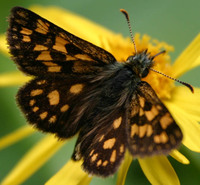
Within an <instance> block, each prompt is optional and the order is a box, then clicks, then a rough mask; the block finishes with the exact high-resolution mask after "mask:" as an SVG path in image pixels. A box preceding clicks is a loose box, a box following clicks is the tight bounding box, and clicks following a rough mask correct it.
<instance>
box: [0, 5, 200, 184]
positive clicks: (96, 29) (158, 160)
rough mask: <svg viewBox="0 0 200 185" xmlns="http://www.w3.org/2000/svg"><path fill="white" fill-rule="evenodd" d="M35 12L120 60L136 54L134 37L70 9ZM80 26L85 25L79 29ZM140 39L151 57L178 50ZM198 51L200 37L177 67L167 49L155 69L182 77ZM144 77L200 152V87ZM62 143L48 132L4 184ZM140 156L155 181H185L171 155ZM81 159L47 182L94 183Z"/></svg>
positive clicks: (20, 178)
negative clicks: (192, 87) (134, 51)
mask: <svg viewBox="0 0 200 185" xmlns="http://www.w3.org/2000/svg"><path fill="white" fill-rule="evenodd" d="M31 10H32V11H34V12H36V13H38V14H40V15H41V16H43V17H45V18H47V19H48V20H50V21H51V22H53V23H55V24H57V25H58V26H60V27H62V28H64V29H65V30H68V31H69V32H71V33H73V34H75V35H77V36H78V37H81V38H83V39H85V40H88V41H90V42H92V43H94V44H95V45H97V46H100V47H102V48H104V49H105V50H107V51H108V52H110V53H112V54H113V55H114V56H115V57H116V59H117V60H118V61H121V62H123V61H125V60H126V59H127V57H128V56H130V55H131V54H132V53H133V44H132V43H131V41H130V39H129V38H127V39H125V38H123V37H122V36H121V35H119V34H114V33H113V32H111V31H109V30H107V29H105V28H102V27H101V26H99V25H96V24H94V23H91V22H90V21H88V20H85V19H83V18H81V17H79V16H77V15H74V14H72V13H70V12H67V11H64V10H61V9H58V8H55V7H52V8H51V7H50V8H42V7H38V6H34V7H31ZM80 27H81V28H85V29H81V30H80ZM135 42H136V45H137V49H138V50H143V49H146V48H148V51H149V52H150V53H151V54H152V55H154V54H156V53H158V52H159V51H160V50H161V49H163V48H164V49H165V50H166V51H167V52H169V51H171V50H173V48H172V47H171V46H169V45H167V44H166V43H164V42H158V41H157V40H151V39H150V37H149V36H147V35H144V36H142V38H141V36H140V35H139V34H136V35H135ZM0 50H1V51H2V52H4V53H7V48H6V43H5V37H4V36H2V37H1V38H0ZM199 50H200V35H198V36H197V37H196V39H195V40H194V41H193V42H192V43H191V44H190V45H189V46H188V48H187V49H186V50H185V51H184V52H183V53H182V54H181V55H180V56H179V58H178V59H177V60H176V61H175V62H174V64H173V65H171V63H170V57H169V55H168V53H167V54H165V55H159V56H158V57H156V58H155V61H156V62H155V63H156V65H155V67H154V68H155V69H157V70H158V71H161V72H163V73H165V74H167V75H170V76H172V77H175V78H178V77H180V75H182V74H184V73H185V72H187V71H188V70H190V69H192V68H194V67H197V66H199V65H200V53H199ZM119 51H120V52H119ZM29 79H30V77H25V76H23V75H22V74H21V73H20V72H14V73H6V74H2V75H0V86H7V85H8V86H10V85H16V84H23V83H24V82H25V81H28V80H29ZM145 80H146V81H147V82H148V83H149V84H150V85H151V86H152V87H153V89H154V90H155V91H156V93H157V94H158V96H159V97H160V98H161V100H162V101H163V103H164V104H165V105H166V106H167V108H168V109H169V111H170V112H171V114H172V115H173V117H174V119H175V120H176V122H177V123H178V125H179V126H180V127H181V129H182V131H183V134H184V139H183V144H184V145H185V146H186V147H188V148H189V149H190V150H192V151H195V152H200V138H199V133H200V126H199V124H198V122H199V121H200V109H199V106H200V89H198V88H194V92H195V93H194V94H192V93H191V92H190V91H189V90H188V89H187V88H186V87H183V86H175V85H174V82H173V81H172V80H170V79H168V78H165V77H163V76H161V75H159V74H156V73H154V72H151V73H150V74H149V75H148V77H147V78H146V79H145ZM186 97H187V98H186ZM34 132H35V131H34V129H32V128H31V127H29V126H25V127H23V128H20V129H19V130H16V131H15V132H13V133H11V134H9V135H7V136H5V137H3V138H1V139H0V149H2V148H5V147H7V146H9V145H11V144H14V143H15V142H17V141H19V140H21V139H23V138H25V137H26V136H28V135H30V134H32V133H34ZM63 144H64V142H63V141H58V140H57V139H56V138H54V137H53V136H51V135H50V136H49V135H47V136H45V137H44V138H43V139H42V140H41V141H39V142H38V143H37V144H36V145H35V146H34V147H33V148H32V149H31V150H30V151H29V152H28V153H27V154H26V155H25V156H24V157H23V158H22V159H21V160H20V161H19V162H18V164H17V165H16V166H15V167H14V169H13V170H12V171H11V172H10V173H9V174H8V175H7V176H6V177H5V179H4V180H3V181H2V185H15V184H20V183H22V182H24V181H25V180H26V179H27V178H28V177H30V176H31V175H32V174H33V173H34V172H35V171H36V170H37V169H39V168H40V167H41V166H42V165H43V164H44V163H45V162H46V161H47V160H48V159H49V158H50V157H51V156H52V155H53V154H55V152H56V151H58V150H59V149H60V148H61V147H62V146H63ZM170 155H171V156H172V157H173V158H175V159H176V160H178V161H179V162H181V163H183V164H188V163H189V161H188V160H187V158H186V157H184V156H183V155H182V154H181V153H179V152H178V151H177V150H175V151H173V152H172V153H171V154H170ZM138 160H139V164H140V166H141V168H142V170H143V172H144V174H145V175H146V177H147V178H148V180H149V181H150V182H151V184H155V185H157V184H164V183H166V182H167V184H172V185H178V184H180V183H179V179H178V177H177V175H176V173H175V171H174V169H173V167H172V166H171V164H170V162H169V161H168V159H167V157H165V156H154V157H148V158H144V159H138ZM131 161H132V157H131V156H130V154H129V153H128V152H127V153H126V157H125V160H124V162H123V163H122V165H121V167H120V170H119V173H118V179H117V184H118V185H121V184H124V182H125V179H126V173H127V171H128V168H129V165H130V163H131ZM81 163H82V162H81V161H80V162H73V161H72V160H70V161H69V162H68V163H67V164H66V165H65V166H64V167H63V168H62V169H61V170H60V171H59V172H57V174H55V175H54V176H53V177H52V178H51V179H50V180H49V181H48V182H47V183H46V184H47V185H53V184H69V185H81V184H84V185H85V184H89V183H90V181H91V179H92V177H90V176H88V175H87V174H86V173H85V172H83V171H82V170H81ZM158 172H159V174H158ZM133 181H134V180H133Z"/></svg>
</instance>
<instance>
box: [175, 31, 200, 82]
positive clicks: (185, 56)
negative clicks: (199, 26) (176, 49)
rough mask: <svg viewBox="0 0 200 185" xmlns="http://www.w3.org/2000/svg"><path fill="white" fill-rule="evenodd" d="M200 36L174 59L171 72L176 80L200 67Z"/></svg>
mask: <svg viewBox="0 0 200 185" xmlns="http://www.w3.org/2000/svg"><path fill="white" fill-rule="evenodd" d="M199 51H200V34H198V35H197V37H196V38H195V39H194V40H193V41H192V42H191V43H190V45H189V46H188V47H187V48H186V49H185V50H184V51H183V52H182V53H181V55H180V56H179V57H178V58H177V59H176V61H175V63H174V65H173V68H172V71H173V76H174V77H175V78H178V77H179V76H181V75H182V74H183V73H185V72H187V71H189V70H191V69H192V68H194V67H197V66H199V65H200V52H199Z"/></svg>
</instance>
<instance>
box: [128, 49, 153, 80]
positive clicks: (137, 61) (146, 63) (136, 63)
mask: <svg viewBox="0 0 200 185" xmlns="http://www.w3.org/2000/svg"><path fill="white" fill-rule="evenodd" d="M153 58H154V57H152V56H150V54H149V53H147V50H144V51H142V52H138V53H136V54H135V55H132V56H129V57H128V59H127V61H126V64H128V66H129V67H130V68H131V69H132V70H133V72H134V73H135V74H136V75H137V76H139V77H140V78H144V77H146V76H147V75H148V73H149V69H150V68H151V67H152V66H153V63H154V62H153Z"/></svg>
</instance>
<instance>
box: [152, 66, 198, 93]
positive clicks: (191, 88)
mask: <svg viewBox="0 0 200 185" xmlns="http://www.w3.org/2000/svg"><path fill="white" fill-rule="evenodd" d="M150 70H152V71H154V72H156V73H159V74H161V75H163V76H165V77H167V78H169V79H171V80H174V81H176V82H179V83H181V84H183V85H185V86H186V87H188V88H189V89H190V90H191V92H192V93H194V89H193V87H192V86H191V85H190V84H188V83H186V82H183V81H181V80H178V79H176V78H173V77H171V76H168V75H166V74H164V73H161V72H160V71H157V70H155V69H153V68H150Z"/></svg>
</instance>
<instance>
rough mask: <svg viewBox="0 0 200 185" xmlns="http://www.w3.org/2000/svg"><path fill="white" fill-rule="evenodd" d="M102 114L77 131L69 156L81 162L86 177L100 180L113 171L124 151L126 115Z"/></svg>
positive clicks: (117, 111) (124, 112)
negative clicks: (74, 145)
mask: <svg viewBox="0 0 200 185" xmlns="http://www.w3.org/2000/svg"><path fill="white" fill-rule="evenodd" d="M106 113H107V115H104V114H101V113H99V114H98V115H96V116H95V117H93V118H92V119H91V120H89V121H88V122H87V123H88V124H87V125H85V126H84V127H83V128H82V129H81V131H80V134H79V138H78V140H77V143H76V147H75V151H74V154H73V159H74V160H80V159H81V158H82V159H83V161H84V162H83V168H84V170H86V171H87V172H88V173H89V174H91V175H98V176H102V177H107V176H109V175H112V174H114V173H115V172H116V171H117V169H118V167H119V165H120V164H121V162H122V160H123V158H124V154H125V151H126V147H127V140H126V123H127V115H126V111H125V110H120V109H116V110H115V111H113V113H112V114H111V113H110V112H106ZM92 124H93V125H95V126H93V125H92Z"/></svg>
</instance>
